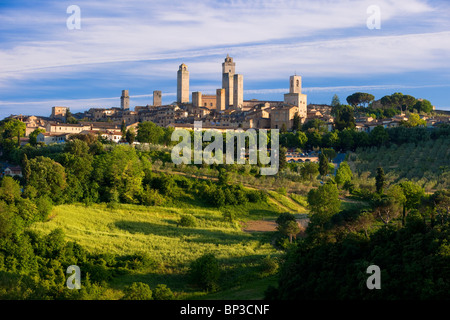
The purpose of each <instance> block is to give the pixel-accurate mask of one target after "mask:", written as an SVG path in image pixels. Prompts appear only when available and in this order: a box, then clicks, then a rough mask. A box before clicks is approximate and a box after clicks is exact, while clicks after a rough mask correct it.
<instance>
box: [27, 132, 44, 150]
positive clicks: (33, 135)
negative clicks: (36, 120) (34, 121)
mask: <svg viewBox="0 0 450 320" xmlns="http://www.w3.org/2000/svg"><path fill="white" fill-rule="evenodd" d="M39 133H45V130H44V129H42V128H37V129H35V130H34V131H33V132H31V133H30V135H29V136H28V137H29V138H30V144H31V145H32V146H36V145H37V136H38V135H39Z"/></svg>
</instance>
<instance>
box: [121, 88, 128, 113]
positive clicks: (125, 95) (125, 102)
mask: <svg viewBox="0 0 450 320" xmlns="http://www.w3.org/2000/svg"><path fill="white" fill-rule="evenodd" d="M120 107H121V108H122V109H123V110H128V109H130V96H129V95H128V90H122V96H121V97H120Z"/></svg>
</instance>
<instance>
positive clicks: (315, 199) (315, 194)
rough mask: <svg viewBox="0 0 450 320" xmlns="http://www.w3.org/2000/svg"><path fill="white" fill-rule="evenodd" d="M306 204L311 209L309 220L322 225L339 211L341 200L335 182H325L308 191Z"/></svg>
mask: <svg viewBox="0 0 450 320" xmlns="http://www.w3.org/2000/svg"><path fill="white" fill-rule="evenodd" d="M307 200H308V206H309V208H310V211H311V214H312V215H311V221H312V222H314V223H316V224H318V225H320V226H323V224H325V223H326V222H327V221H329V220H330V218H331V217H332V216H333V215H334V214H336V213H337V212H339V210H340V207H341V200H339V191H338V188H337V186H336V184H335V183H333V182H330V181H329V182H327V183H325V184H324V185H321V186H320V187H318V188H317V189H311V190H310V191H309V192H308V197H307Z"/></svg>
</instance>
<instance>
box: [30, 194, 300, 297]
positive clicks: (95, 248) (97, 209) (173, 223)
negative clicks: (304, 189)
mask: <svg viewBox="0 0 450 320" xmlns="http://www.w3.org/2000/svg"><path fill="white" fill-rule="evenodd" d="M281 203H283V205H281ZM287 208H288V209H289V211H290V212H298V213H305V212H306V209H305V208H304V207H302V206H301V205H300V204H299V203H296V202H294V201H293V200H292V199H291V198H289V197H288V196H285V195H282V194H279V193H273V194H271V195H270V196H269V199H268V202H267V203H265V204H264V203H256V204H255V203H247V204H245V205H238V206H229V207H225V208H220V209H219V208H212V207H209V208H208V207H201V206H195V205H192V204H189V203H185V204H183V203H182V202H179V201H178V202H176V203H175V204H173V203H172V204H169V205H166V206H153V207H148V206H142V205H133V204H119V205H118V206H117V207H115V208H110V207H108V206H107V204H91V205H89V206H86V205H84V204H64V205H59V206H55V207H54V208H53V210H52V212H51V214H50V218H49V220H48V221H46V222H38V223H35V224H34V225H33V226H32V227H31V228H32V229H33V230H35V231H39V232H42V233H44V234H48V233H49V232H51V231H52V230H54V229H57V228H60V229H62V230H63V232H64V234H65V236H66V239H67V241H76V242H77V243H78V244H80V245H81V246H83V247H84V248H85V249H87V250H88V251H89V252H91V253H93V254H104V255H113V256H115V257H117V258H118V259H120V257H125V256H130V255H131V256H132V255H140V256H144V257H145V259H146V261H147V263H146V266H145V267H143V268H140V269H139V270H137V271H133V272H132V273H128V274H124V275H119V276H117V277H115V278H114V279H113V281H112V282H111V283H109V286H110V288H111V289H110V291H109V295H110V296H109V297H108V298H120V296H121V295H122V290H123V289H124V288H125V286H129V285H130V284H132V283H133V282H138V281H139V282H145V283H147V284H149V285H150V287H154V286H156V285H157V284H161V283H163V284H166V285H167V286H168V287H169V288H170V289H171V290H172V291H173V292H174V293H175V294H176V296H177V298H179V299H184V298H189V299H194V298H195V299H197V298H207V299H210V298H211V299H222V298H225V299H229V298H230V297H231V298H233V297H236V296H238V297H240V298H245V299H260V298H262V297H263V293H264V290H265V289H266V288H267V286H268V285H270V284H273V283H274V281H275V279H274V278H273V272H265V261H267V259H268V257H270V259H272V260H274V261H276V262H277V263H278V262H280V261H279V260H280V259H281V257H282V256H283V251H281V250H279V249H276V248H275V247H274V245H273V241H274V239H273V237H274V234H275V232H246V231H245V230H243V229H244V227H245V224H246V222H248V221H250V220H260V219H266V220H267V219H269V220H275V219H276V217H277V216H278V214H279V213H280V212H283V211H286V209H287ZM224 212H228V213H230V212H231V216H233V217H234V219H229V218H227V217H229V216H225V215H224ZM186 215H191V216H193V217H195V221H196V225H195V226H194V227H182V226H180V225H179V221H180V219H181V217H182V216H186ZM206 253H213V254H214V255H215V256H216V258H217V259H218V260H219V261H220V265H221V270H222V273H221V281H220V291H219V292H217V293H211V294H207V293H206V292H204V291H202V290H199V289H198V288H196V287H195V286H193V285H192V284H191V283H190V282H189V279H188V276H187V272H188V269H189V264H190V263H191V262H192V261H194V260H195V259H197V258H199V257H201V256H202V255H204V254H206ZM81 271H82V270H81ZM82 272H83V271H82ZM245 288H247V289H245ZM210 295H211V297H210Z"/></svg>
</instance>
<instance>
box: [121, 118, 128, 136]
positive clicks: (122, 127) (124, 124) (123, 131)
mask: <svg viewBox="0 0 450 320" xmlns="http://www.w3.org/2000/svg"><path fill="white" fill-rule="evenodd" d="M120 132H122V137H125V136H126V135H127V124H126V122H125V120H122V124H121V125H120Z"/></svg>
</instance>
